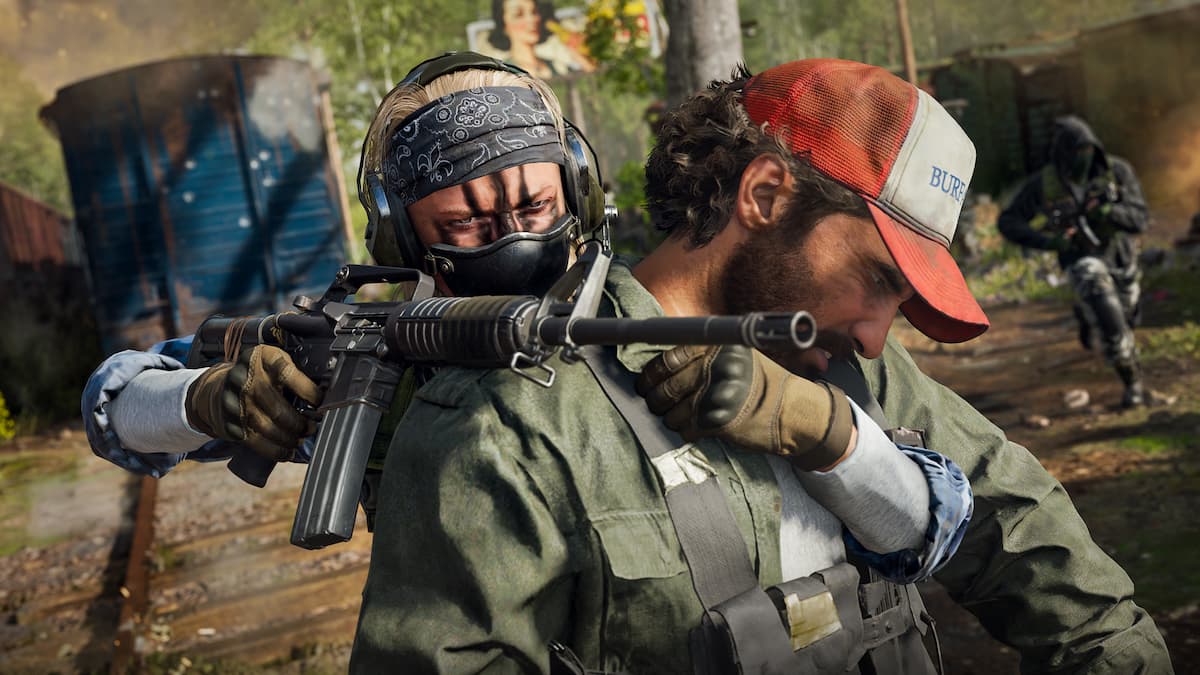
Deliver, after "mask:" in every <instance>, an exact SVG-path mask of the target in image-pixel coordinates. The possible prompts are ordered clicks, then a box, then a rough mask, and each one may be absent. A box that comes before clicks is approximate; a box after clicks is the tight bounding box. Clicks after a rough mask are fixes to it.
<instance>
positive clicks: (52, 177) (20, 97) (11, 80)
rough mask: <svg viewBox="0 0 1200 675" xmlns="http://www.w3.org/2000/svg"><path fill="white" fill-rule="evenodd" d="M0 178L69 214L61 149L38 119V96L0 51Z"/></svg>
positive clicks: (15, 66)
mask: <svg viewBox="0 0 1200 675" xmlns="http://www.w3.org/2000/svg"><path fill="white" fill-rule="evenodd" d="M0 90H3V91H4V95H3V96H0V180H2V181H4V182H6V183H9V184H11V185H15V186H16V187H18V188H20V189H21V190H24V191H25V192H28V193H29V194H30V195H32V196H34V197H36V198H38V199H40V200H42V201H44V202H46V203H47V204H49V205H51V206H53V207H55V208H56V209H59V210H61V211H63V212H65V213H70V199H69V198H68V196H67V195H68V189H67V180H66V170H65V169H64V168H63V158H62V150H60V149H59V146H58V143H57V142H56V141H55V139H54V137H53V136H52V135H50V132H49V131H47V130H46V128H45V127H44V126H42V125H41V123H40V122H39V121H38V108H39V107H41V105H42V96H41V94H40V93H39V92H38V90H37V89H36V88H35V87H34V86H33V84H32V83H30V82H29V81H27V80H26V79H25V78H23V77H22V76H21V70H20V67H19V66H18V65H17V64H16V63H14V62H13V61H12V60H11V59H8V58H7V57H5V56H4V55H3V54H0Z"/></svg>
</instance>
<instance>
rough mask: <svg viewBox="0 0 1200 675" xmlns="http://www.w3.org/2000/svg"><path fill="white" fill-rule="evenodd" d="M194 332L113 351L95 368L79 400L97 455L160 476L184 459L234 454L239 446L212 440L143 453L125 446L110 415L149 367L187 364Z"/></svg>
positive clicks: (206, 459)
mask: <svg viewBox="0 0 1200 675" xmlns="http://www.w3.org/2000/svg"><path fill="white" fill-rule="evenodd" d="M191 347H192V336H190V335H189V336H187V337H182V338H175V339H173V340H166V341H164V342H159V343H158V344H156V345H154V346H153V347H151V348H150V349H147V350H146V351H144V352H138V351H133V350H126V351H123V352H118V353H116V354H113V355H112V356H110V357H108V358H107V359H105V360H104V362H103V363H101V364H100V367H98V368H96V370H95V372H93V373H92V375H91V377H89V378H88V381H87V385H86V386H85V387H84V389H83V398H82V400H81V402H80V406H81V412H82V413H83V427H84V431H85V432H86V433H87V438H88V443H89V444H90V445H91V446H92V452H93V453H95V454H96V456H97V457H101V458H103V459H106V460H108V461H110V462H112V463H113V464H116V465H117V466H119V467H121V468H123V469H125V470H127V471H132V472H134V473H140V474H144V475H147V476H154V477H155V478H161V477H162V476H164V475H166V473H167V472H168V471H170V470H171V469H173V468H174V467H175V466H176V465H178V464H179V463H180V462H182V461H183V460H184V459H191V460H197V461H219V460H223V459H228V458H229V457H230V456H232V454H233V451H234V448H236V447H237V446H236V445H235V444H233V443H229V442H226V441H216V440H214V441H209V442H208V443H205V444H204V445H202V446H200V447H199V448H197V449H196V450H193V451H191V452H186V453H180V454H167V453H162V454H143V453H139V452H134V451H132V450H129V449H126V448H125V447H123V446H122V445H121V439H120V438H119V437H118V436H117V433H116V431H114V430H113V428H112V424H111V422H110V420H109V418H108V404H109V403H110V402H111V401H112V400H113V399H115V398H116V397H117V396H119V395H120V393H121V390H122V389H124V388H125V386H126V385H127V384H129V382H130V381H131V380H133V378H135V377H137V376H138V375H140V374H141V373H142V372H144V371H147V370H179V369H181V368H184V367H185V366H184V361H186V360H187V354H188V351H189V350H190V349H191Z"/></svg>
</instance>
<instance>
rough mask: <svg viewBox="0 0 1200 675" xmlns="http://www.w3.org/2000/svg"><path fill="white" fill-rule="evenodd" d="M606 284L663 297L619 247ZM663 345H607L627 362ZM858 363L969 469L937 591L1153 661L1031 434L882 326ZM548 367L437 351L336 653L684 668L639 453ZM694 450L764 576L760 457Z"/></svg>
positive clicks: (1117, 655)
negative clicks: (963, 526) (346, 646)
mask: <svg viewBox="0 0 1200 675" xmlns="http://www.w3.org/2000/svg"><path fill="white" fill-rule="evenodd" d="M606 299H607V300H608V301H609V303H611V304H610V305H609V306H608V307H607V311H608V313H609V314H610V315H616V316H628V317H634V318H642V317H649V316H659V315H661V314H662V311H661V309H660V307H659V306H658V304H657V303H656V302H655V300H654V299H653V297H652V296H651V295H650V294H649V293H648V292H647V291H646V290H645V289H644V288H643V287H642V286H641V285H640V284H638V283H637V282H636V281H635V280H634V279H633V277H632V275H631V274H630V270H629V268H628V267H627V266H625V265H623V264H621V263H615V264H614V265H613V267H612V270H611V271H610V274H609V281H608V285H607V289H606ZM602 311H603V310H602ZM661 350H662V348H661V347H653V346H648V345H633V346H628V347H623V348H621V349H619V350H617V358H619V360H620V362H621V363H622V364H623V365H624V366H625V367H626V368H628V369H629V371H630V373H631V376H632V373H635V372H638V371H640V370H641V368H642V366H643V365H644V364H645V363H646V362H647V361H648V360H650V359H651V358H652V357H653V356H655V355H656V354H658V353H659V352H660V351H661ZM864 365H866V367H867V375H868V377H869V380H870V383H871V385H872V387H873V389H874V391H875V392H876V394H877V395H878V396H879V399H880V401H881V403H882V405H883V407H884V410H885V412H886V413H887V415H888V417H889V419H891V420H892V421H893V423H895V424H903V425H904V426H908V427H912V428H924V429H926V430H927V431H928V433H929V441H930V447H932V448H934V449H937V450H940V451H941V452H943V453H945V454H947V455H949V456H950V457H951V458H952V459H954V461H956V462H957V463H959V464H960V465H961V466H962V468H963V469H964V471H965V472H966V474H967V475H968V476H969V477H970V478H971V480H972V484H973V487H974V490H975V496H976V505H975V510H976V516H975V519H974V521H973V522H972V523H971V526H970V529H969V530H968V533H967V535H966V540H965V541H964V543H963V545H962V548H961V549H960V550H961V552H960V553H959V554H958V556H957V557H956V559H954V560H952V561H951V562H950V564H949V565H948V566H947V567H946V568H944V570H943V571H942V572H941V573H940V575H939V576H940V578H941V580H942V582H943V583H945V584H946V585H947V586H948V587H949V588H950V590H951V592H952V593H953V594H954V596H955V597H956V598H957V599H958V600H959V601H960V602H962V603H963V604H964V605H966V606H967V607H968V608H969V609H971V610H972V611H974V612H976V614H978V615H979V616H980V617H981V618H982V619H983V620H984V622H985V624H986V625H988V627H989V629H990V630H992V631H993V632H994V633H995V634H996V635H997V636H998V637H1001V638H1002V639H1004V640H1006V641H1007V642H1009V643H1010V644H1012V645H1014V646H1016V647H1018V648H1019V649H1021V650H1022V652H1023V653H1024V654H1025V657H1026V661H1025V667H1026V668H1027V669H1029V670H1031V671H1036V672H1047V671H1052V670H1055V669H1059V670H1060V671H1061V672H1096V673H1100V672H1114V673H1115V672H1121V673H1129V672H1155V673H1158V672H1167V671H1169V669H1170V665H1169V662H1168V661H1167V656H1166V651H1165V648H1164V646H1163V643H1162V639H1161V637H1160V636H1159V635H1158V632H1157V630H1156V629H1155V627H1154V624H1153V622H1152V621H1151V620H1150V618H1149V617H1148V616H1147V615H1146V614H1145V612H1143V611H1142V610H1141V609H1140V608H1138V607H1137V606H1136V605H1134V604H1133V602H1132V600H1130V596H1131V594H1132V592H1133V587H1132V584H1131V583H1130V581H1129V578H1128V577H1127V576H1126V575H1125V573H1124V572H1123V571H1122V570H1121V569H1120V568H1119V567H1117V565H1116V564H1115V563H1113V562H1112V560H1110V559H1109V558H1108V557H1107V556H1106V555H1105V554H1104V553H1103V552H1102V551H1101V550H1100V549H1099V547H1097V546H1096V544H1095V543H1094V542H1092V540H1091V538H1090V537H1089V535H1088V532H1087V529H1086V527H1085V526H1084V524H1083V522H1082V521H1081V520H1080V519H1079V516H1078V514H1077V513H1076V512H1075V509H1074V507H1073V506H1072V505H1071V503H1070V501H1069V500H1068V498H1067V496H1066V494H1065V493H1064V492H1063V489H1062V487H1061V486H1060V485H1059V484H1058V483H1057V482H1056V481H1055V480H1054V479H1053V478H1051V477H1050V476H1049V475H1048V474H1047V473H1046V472H1045V471H1044V470H1043V469H1042V468H1041V466H1040V465H1039V464H1038V463H1037V461H1036V460H1035V459H1034V458H1033V457H1032V456H1031V455H1030V454H1029V453H1028V451H1026V450H1025V449H1024V448H1021V447H1019V446H1016V445H1014V444H1011V443H1008V442H1007V441H1006V440H1005V438H1004V436H1003V434H1002V433H1001V432H1000V430H999V429H997V428H996V427H994V426H993V425H991V424H990V423H989V422H987V420H986V419H984V417H983V416H982V415H980V414H979V413H978V412H976V411H974V410H973V409H972V408H971V407H970V406H969V405H968V404H966V403H965V402H964V401H962V400H961V399H959V398H958V397H957V396H955V395H954V394H953V393H951V392H950V391H949V390H947V389H945V388H943V387H941V386H939V385H938V384H937V383H935V382H933V381H932V380H930V379H929V378H927V377H925V376H924V375H923V374H921V373H920V372H919V371H918V370H917V368H916V367H915V365H914V364H913V362H912V360H911V358H910V357H909V356H908V354H907V353H906V352H905V351H904V350H903V348H902V347H900V346H899V345H898V344H896V343H895V342H889V345H888V348H887V353H886V354H885V355H884V356H883V357H882V358H880V359H878V360H876V361H875V362H869V363H865V364H864ZM554 366H555V367H556V369H557V370H558V377H557V381H556V382H555V384H554V386H553V388H550V389H546V388H543V387H541V386H539V385H537V384H534V383H532V382H530V381H529V380H527V379H525V378H522V377H519V376H517V375H516V374H514V373H512V372H508V371H480V370H467V369H446V370H443V371H442V372H441V373H439V374H438V375H437V376H436V377H435V378H434V379H433V380H432V381H430V382H429V383H428V384H426V385H425V386H424V387H422V388H421V389H420V390H419V391H418V392H417V394H416V398H415V400H414V403H413V404H412V406H411V407H410V408H409V410H408V412H407V414H406V415H405V416H404V418H403V419H402V420H401V422H400V424H399V426H398V427H397V429H396V433H395V436H394V439H393V444H392V447H391V449H390V450H389V452H388V455H387V459H386V464H385V470H384V476H383V484H382V488H381V493H380V498H379V512H378V518H377V522H376V531H375V540H374V547H373V550H372V554H371V569H370V574H369V576H368V579H367V584H366V588H365V590H364V592H363V607H362V614H361V616H360V620H359V626H358V634H357V637H356V640H355V645H354V652H353V655H352V659H351V670H352V671H353V672H361V673H378V672H446V673H473V672H545V671H546V670H547V669H548V652H547V643H548V642H549V641H550V640H559V641H561V642H564V643H566V644H568V645H569V646H571V647H572V648H573V649H574V650H575V651H576V652H577V654H578V655H579V656H580V657H581V659H582V660H583V662H584V663H585V664H587V665H588V667H589V668H604V669H606V670H626V671H628V672H632V673H688V672H691V664H690V659H689V656H688V646H687V645H688V641H687V634H688V631H689V630H690V629H691V628H692V627H693V626H695V625H696V624H697V622H698V621H699V617H700V615H701V613H702V607H701V605H700V602H699V600H698V599H697V598H696V594H695V591H694V590H693V588H692V584H691V579H690V576H689V575H688V572H687V567H686V564H685V563H684V560H683V555H682V552H681V550H680V547H679V542H678V540H677V539H676V536H675V531H674V529H673V527H672V524H671V521H670V517H669V516H668V513H667V509H666V504H665V501H664V498H663V496H662V493H661V490H660V488H659V484H658V480H657V477H656V474H655V472H654V469H653V467H652V466H651V465H650V464H649V462H648V461H647V460H646V459H645V458H644V456H643V454H642V452H641V450H639V449H638V446H637V443H636V441H635V439H634V437H633V435H632V432H631V431H630V430H629V428H628V427H627V426H626V425H625V423H624V421H623V420H622V419H621V417H620V416H619V415H618V414H617V412H616V410H615V409H614V408H613V407H612V405H611V404H610V403H609V402H608V400H607V398H605V395H604V393H603V391H602V390H601V389H600V386H599V384H598V383H597V382H596V381H595V380H594V379H593V378H592V376H591V374H590V372H589V371H588V369H587V367H586V366H585V365H584V364H574V365H565V364H561V363H557V362H555V363H554ZM889 394H891V395H889ZM699 447H700V449H701V450H702V451H703V452H704V454H705V456H706V457H707V459H708V461H709V462H710V464H711V465H712V466H713V467H714V469H715V470H716V472H717V477H718V480H719V483H720V485H721V486H722V488H723V489H724V490H725V494H726V497H727V500H728V502H729V505H730V508H731V510H732V511H733V514H734V517H735V520H736V521H737V523H738V525H739V527H740V529H741V531H742V535H743V537H744V538H745V541H746V545H747V549H748V551H749V553H750V557H751V559H752V561H753V564H754V567H755V570H756V571H757V574H758V577H759V580H760V581H761V582H762V583H763V584H764V585H770V584H776V583H779V582H780V581H782V579H781V578H780V574H781V572H780V561H779V513H780V509H781V501H780V496H779V489H778V485H777V483H776V481H775V477H774V474H773V473H772V471H771V469H770V467H769V466H768V464H767V463H766V461H765V459H764V458H762V457H761V456H757V455H751V454H745V453H740V452H737V451H734V450H733V449H732V448H730V447H728V446H726V445H724V444H722V443H721V442H719V441H715V440H706V441H703V442H701V443H700V444H699ZM1139 662H1144V663H1147V664H1149V668H1150V669H1149V670H1145V671H1137V670H1136V669H1135V667H1134V666H1133V664H1135V663H1139ZM1089 667H1090V668H1091V670H1090V671H1089V670H1088V669H1089Z"/></svg>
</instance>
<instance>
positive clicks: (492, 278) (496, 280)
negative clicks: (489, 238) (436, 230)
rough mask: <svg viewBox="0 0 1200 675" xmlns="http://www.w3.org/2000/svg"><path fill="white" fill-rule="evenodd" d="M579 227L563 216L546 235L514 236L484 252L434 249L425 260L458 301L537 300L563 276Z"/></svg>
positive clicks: (481, 248) (443, 246)
mask: <svg viewBox="0 0 1200 675" xmlns="http://www.w3.org/2000/svg"><path fill="white" fill-rule="evenodd" d="M578 224H579V221H578V220H577V219H576V218H575V216H573V215H571V214H567V215H565V216H563V217H562V218H559V219H558V220H557V221H555V223H554V225H553V226H552V227H551V228H550V229H549V230H547V231H545V232H540V233H532V232H513V233H512V234H506V235H504V236H503V237H500V238H499V239H497V240H496V241H494V242H492V243H490V244H488V245H487V246H478V247H474V248H464V247H461V246H450V245H449V244H434V245H432V246H430V247H429V252H428V253H426V254H425V259H426V260H427V261H430V262H432V264H433V267H434V269H435V270H436V271H437V272H440V273H441V275H442V279H443V280H444V281H445V283H446V286H447V287H449V288H450V290H451V291H452V292H453V293H454V295H456V296H460V297H463V296H473V295H539V296H540V295H544V294H545V293H546V291H548V290H550V287H551V286H553V285H554V282H555V281H557V280H558V278H559V277H561V276H562V275H563V273H564V272H566V271H567V262H568V260H569V259H570V254H571V239H572V235H573V234H574V233H575V232H576V231H577V229H578Z"/></svg>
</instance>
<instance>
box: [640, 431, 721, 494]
mask: <svg viewBox="0 0 1200 675" xmlns="http://www.w3.org/2000/svg"><path fill="white" fill-rule="evenodd" d="M651 461H652V462H653V464H654V469H655V471H657V472H658V479H659V481H660V482H662V486H663V494H666V493H669V492H670V491H671V490H674V489H675V488H677V487H679V486H680V485H684V484H686V483H695V484H696V485H699V484H701V483H703V482H704V481H706V480H708V479H709V478H712V477H713V476H715V475H717V471H716V469H714V468H713V467H712V465H711V464H709V463H708V459H707V458H706V457H705V456H704V454H703V453H702V452H700V449H699V448H697V447H696V446H695V445H692V444H691V443H688V444H687V445H684V446H682V447H679V448H676V449H674V450H671V451H670V452H664V453H663V454H661V455H659V456H657V457H655V458H654V459H653V460H651Z"/></svg>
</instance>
